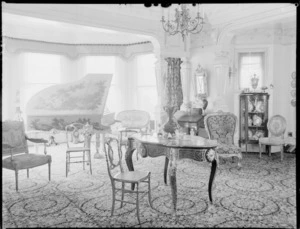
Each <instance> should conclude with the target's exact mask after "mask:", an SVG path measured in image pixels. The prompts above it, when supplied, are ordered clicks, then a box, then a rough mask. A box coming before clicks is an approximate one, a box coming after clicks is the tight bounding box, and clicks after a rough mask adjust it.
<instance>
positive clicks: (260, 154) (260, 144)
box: [258, 143, 261, 158]
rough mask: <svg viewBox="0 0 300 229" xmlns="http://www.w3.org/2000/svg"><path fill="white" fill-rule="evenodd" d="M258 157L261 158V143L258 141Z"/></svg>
mask: <svg viewBox="0 0 300 229" xmlns="http://www.w3.org/2000/svg"><path fill="white" fill-rule="evenodd" d="M258 145H259V158H261V144H260V143H259V144H258Z"/></svg>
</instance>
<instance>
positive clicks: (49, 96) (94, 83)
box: [26, 74, 112, 131]
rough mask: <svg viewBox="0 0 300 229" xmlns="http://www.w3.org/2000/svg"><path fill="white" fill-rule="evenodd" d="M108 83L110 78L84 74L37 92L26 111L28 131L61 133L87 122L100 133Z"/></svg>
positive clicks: (105, 75)
mask: <svg viewBox="0 0 300 229" xmlns="http://www.w3.org/2000/svg"><path fill="white" fill-rule="evenodd" d="M111 79H112V74H88V75H87V76H85V77H84V78H82V79H80V80H78V81H74V82H71V83H65V84H59V85H54V86H50V87H48V88H46V89H44V90H42V91H40V92H38V93H37V94H35V95H34V96H33V97H32V98H31V99H30V100H29V102H28V104H27V107H26V114H27V117H26V118H27V125H28V129H31V130H32V129H35V130H46V131H47V130H51V129H57V130H64V128H65V126H66V125H67V124H69V123H72V122H82V123H86V122H89V123H90V124H92V125H93V126H94V128H96V129H101V118H102V116H103V112H104V108H105V103H106V99H107V95H108V91H109V87H110V83H111Z"/></svg>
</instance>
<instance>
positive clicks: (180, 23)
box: [161, 4, 204, 41]
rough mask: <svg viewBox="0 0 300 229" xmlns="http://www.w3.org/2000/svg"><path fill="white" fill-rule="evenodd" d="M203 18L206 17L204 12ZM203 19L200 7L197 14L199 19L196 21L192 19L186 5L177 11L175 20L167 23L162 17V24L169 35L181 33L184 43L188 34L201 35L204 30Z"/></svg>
mask: <svg viewBox="0 0 300 229" xmlns="http://www.w3.org/2000/svg"><path fill="white" fill-rule="evenodd" d="M202 14H203V15H202V16H203V17H204V13H203V12H202ZM203 17H201V16H200V13H199V7H198V12H197V17H196V18H195V19H191V17H190V13H189V9H187V6H186V4H182V5H181V11H180V10H178V9H175V20H173V21H170V20H169V18H168V21H165V18H164V16H162V19H161V22H162V25H163V29H164V30H165V31H166V32H167V33H169V35H175V34H177V33H181V35H182V40H183V41H184V39H185V36H187V35H188V33H193V34H196V33H200V32H201V30H202V28H203V24H204V22H203Z"/></svg>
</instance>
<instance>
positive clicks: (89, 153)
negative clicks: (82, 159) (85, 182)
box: [88, 151, 93, 174]
mask: <svg viewBox="0 0 300 229" xmlns="http://www.w3.org/2000/svg"><path fill="white" fill-rule="evenodd" d="M88 157H89V159H88V160H89V163H90V172H91V174H93V173H92V159H91V158H92V157H91V151H89V152H88Z"/></svg>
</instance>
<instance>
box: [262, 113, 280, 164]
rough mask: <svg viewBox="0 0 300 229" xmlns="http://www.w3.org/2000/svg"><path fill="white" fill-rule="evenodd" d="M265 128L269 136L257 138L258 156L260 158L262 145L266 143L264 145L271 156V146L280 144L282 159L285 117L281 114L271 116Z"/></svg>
mask: <svg viewBox="0 0 300 229" xmlns="http://www.w3.org/2000/svg"><path fill="white" fill-rule="evenodd" d="M267 128H268V131H269V133H270V136H269V137H262V138H259V139H258V144H259V157H260V158H261V152H262V149H261V148H262V145H266V147H268V149H267V151H269V156H271V147H272V146H280V148H281V150H280V152H281V160H283V151H284V150H283V148H284V145H285V140H284V132H285V130H286V120H285V118H284V117H283V116H281V115H274V116H272V117H271V118H270V120H269V121H268V124H267Z"/></svg>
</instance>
